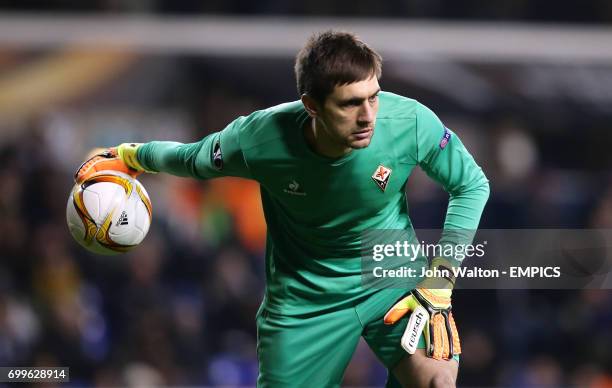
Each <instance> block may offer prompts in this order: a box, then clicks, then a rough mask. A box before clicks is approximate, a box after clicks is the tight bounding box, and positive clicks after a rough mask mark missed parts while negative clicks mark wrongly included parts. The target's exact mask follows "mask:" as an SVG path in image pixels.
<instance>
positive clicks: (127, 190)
mask: <svg viewBox="0 0 612 388" xmlns="http://www.w3.org/2000/svg"><path fill="white" fill-rule="evenodd" d="M151 212H152V208H151V200H150V199H149V195H148V194H147V191H146V190H145V188H144V187H143V186H142V184H141V183H140V182H138V181H137V180H136V179H134V178H132V177H131V176H129V175H127V174H124V173H122V172H118V171H100V172H98V173H96V174H94V175H92V176H91V177H90V178H88V179H86V180H85V181H84V182H83V183H81V184H76V185H75V186H74V187H73V189H72V192H71V193H70V197H69V198H68V204H67V205H66V220H67V222H68V229H70V234H72V237H74V239H75V240H76V241H77V242H78V243H79V244H81V245H82V246H84V247H85V248H87V249H88V250H90V251H91V252H94V253H99V254H103V255H116V254H118V253H123V252H127V251H129V250H130V249H132V248H134V247H135V246H137V245H138V244H140V243H141V242H142V240H143V239H144V238H145V236H146V235H147V232H148V231H149V226H150V225H151Z"/></svg>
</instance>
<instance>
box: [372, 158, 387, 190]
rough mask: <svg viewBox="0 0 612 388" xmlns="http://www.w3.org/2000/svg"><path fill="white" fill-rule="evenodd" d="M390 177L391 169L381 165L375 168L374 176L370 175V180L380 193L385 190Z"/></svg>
mask: <svg viewBox="0 0 612 388" xmlns="http://www.w3.org/2000/svg"><path fill="white" fill-rule="evenodd" d="M390 176H391V169H390V168H388V167H385V166H383V165H382V164H381V165H379V166H378V167H377V168H376V170H375V171H374V174H372V179H373V180H374V182H375V183H376V184H377V185H378V187H380V189H381V190H382V191H385V189H386V188H387V184H388V183H389V177H390Z"/></svg>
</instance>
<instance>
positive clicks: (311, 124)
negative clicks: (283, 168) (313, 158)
mask: <svg viewBox="0 0 612 388" xmlns="http://www.w3.org/2000/svg"><path fill="white" fill-rule="evenodd" d="M303 131H304V137H305V138H306V142H307V143H308V145H309V146H310V148H311V149H312V150H313V151H314V152H315V153H317V154H319V155H322V156H325V157H327V158H332V159H337V158H340V157H342V156H344V155H346V154H348V153H349V152H351V151H352V148H350V147H342V146H339V145H337V144H334V142H333V141H332V140H331V139H330V138H329V136H328V134H327V132H326V131H325V130H324V129H323V127H322V124H321V123H319V122H318V121H317V120H315V119H310V120H309V121H307V122H306V124H305V125H304V129H303Z"/></svg>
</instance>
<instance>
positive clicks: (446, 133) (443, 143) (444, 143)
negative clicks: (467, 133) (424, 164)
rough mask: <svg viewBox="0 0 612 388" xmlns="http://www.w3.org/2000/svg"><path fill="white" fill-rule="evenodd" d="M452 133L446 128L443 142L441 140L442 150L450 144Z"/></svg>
mask: <svg viewBox="0 0 612 388" xmlns="http://www.w3.org/2000/svg"><path fill="white" fill-rule="evenodd" d="M450 138H451V133H450V131H449V129H448V128H446V127H444V135H442V140H440V149H442V150H443V149H444V147H446V145H447V144H448V142H449V141H450Z"/></svg>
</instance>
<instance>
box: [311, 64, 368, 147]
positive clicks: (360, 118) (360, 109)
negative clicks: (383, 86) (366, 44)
mask: <svg viewBox="0 0 612 388" xmlns="http://www.w3.org/2000/svg"><path fill="white" fill-rule="evenodd" d="M379 92H380V86H379V85H378V78H377V77H376V76H372V77H371V78H369V79H367V80H364V81H358V82H353V83H351V84H346V85H339V86H336V87H335V88H334V90H333V91H332V93H331V94H330V95H329V96H327V98H326V99H325V102H324V104H323V106H322V107H321V108H322V109H320V110H319V112H318V115H317V116H318V117H317V119H318V121H319V123H320V124H322V125H321V127H322V130H323V131H324V132H325V138H326V140H327V141H328V142H329V143H330V144H329V145H328V146H330V147H334V148H338V149H340V148H344V149H347V150H348V149H358V148H365V147H367V146H368V145H370V141H371V140H372V135H373V134H374V126H375V124H376V114H377V113H378V93H379Z"/></svg>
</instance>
